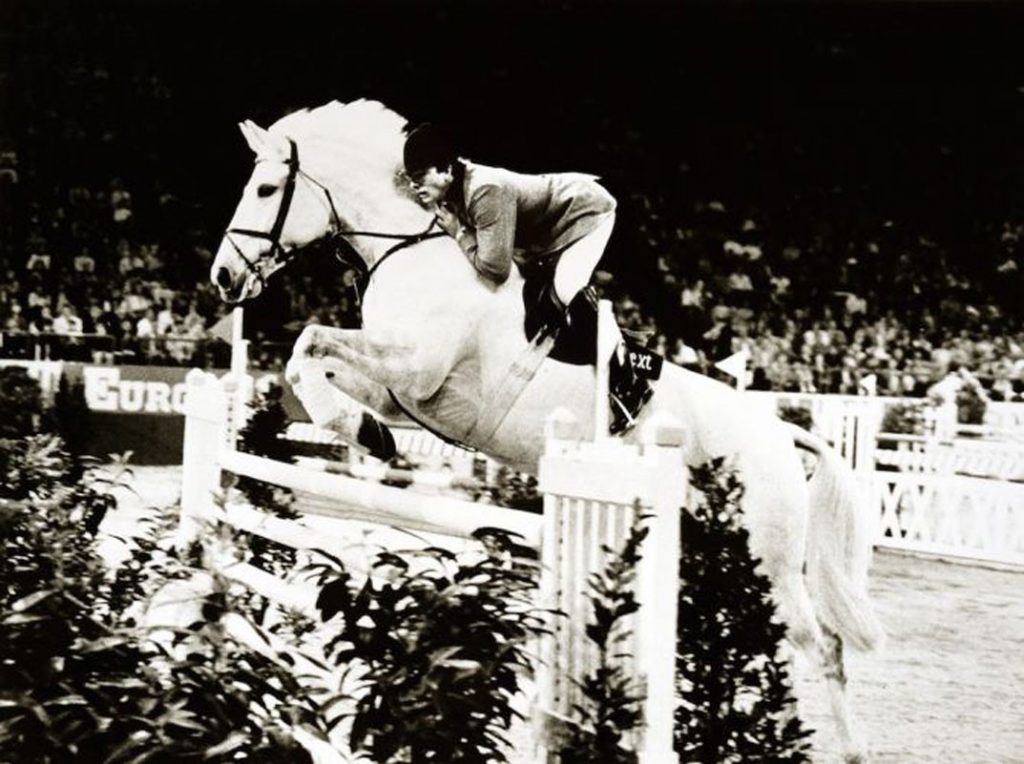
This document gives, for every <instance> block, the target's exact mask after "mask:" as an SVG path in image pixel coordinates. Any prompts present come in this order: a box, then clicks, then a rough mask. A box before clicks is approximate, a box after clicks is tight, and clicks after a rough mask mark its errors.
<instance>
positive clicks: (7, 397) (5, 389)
mask: <svg viewBox="0 0 1024 764" xmlns="http://www.w3.org/2000/svg"><path fill="white" fill-rule="evenodd" d="M42 412H43V402H42V391H41V390H40V387H39V383H38V382H36V381H35V380H34V379H32V377H30V376H29V374H28V371H26V370H25V369H24V368H23V367H21V366H0V439H17V438H23V437H25V436H27V435H31V434H32V433H34V432H36V431H37V430H38V428H39V419H40V416H41V414H42Z"/></svg>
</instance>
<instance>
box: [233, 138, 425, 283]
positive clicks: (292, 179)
mask: <svg viewBox="0 0 1024 764" xmlns="http://www.w3.org/2000/svg"><path fill="white" fill-rule="evenodd" d="M288 144H289V145H290V146H291V151H290V155H289V157H288V159H287V161H286V164H287V166H288V177H287V178H286V179H285V182H284V190H283V191H282V193H281V204H280V206H279V207H278V208H277V217H275V218H274V224H273V225H272V226H271V228H270V230H269V231H256V230H253V229H250V228H229V229H228V230H227V232H226V233H225V235H224V238H225V239H227V240H228V241H229V242H230V243H231V246H232V247H234V250H235V252H236V253H237V254H238V256H239V257H240V258H242V262H244V263H245V266H246V270H247V271H248V272H249V276H250V277H255V278H257V279H259V282H260V286H261V287H263V288H265V287H266V286H267V279H268V278H269V277H270V276H271V275H272V274H273V273H275V272H276V271H278V270H279V269H281V268H282V267H284V266H285V265H287V264H288V262H289V261H290V260H291V259H292V258H293V257H295V255H296V254H298V252H297V250H295V249H293V250H291V251H288V250H286V249H285V248H284V246H283V245H282V244H281V232H282V231H283V230H284V224H285V221H286V220H287V219H288V213H289V211H290V210H291V206H292V199H293V198H294V196H295V185H296V181H297V179H298V178H299V176H302V177H303V178H305V179H306V180H307V181H308V182H310V183H312V184H313V185H314V186H316V187H317V188H319V189H320V190H321V191H323V193H324V197H325V198H326V200H327V205H328V206H329V207H330V210H331V230H330V231H329V232H328V234H327V236H328V238H330V239H336V238H341V239H347V237H349V236H367V237H371V238H378V239H397V240H398V243H396V244H395V245H394V246H393V247H391V248H390V249H388V250H387V251H386V252H385V253H384V254H383V255H382V256H381V257H380V258H378V259H377V262H376V263H374V266H373V268H371V269H370V270H369V272H368V271H367V268H366V263H365V262H364V261H363V260H362V258H360V262H359V263H358V265H356V269H357V270H358V271H360V272H361V275H362V276H364V277H366V276H367V275H368V273H372V271H373V270H375V269H376V267H377V266H378V265H380V264H381V263H382V262H383V261H384V259H385V258H387V257H389V256H390V255H393V254H394V253H395V252H397V251H399V250H400V249H404V248H405V247H411V246H412V245H414V244H419V243H420V242H421V241H425V240H427V239H433V238H435V237H437V236H443V235H444V232H443V231H434V230H433V229H434V226H435V225H437V219H436V218H435V219H434V220H432V221H431V222H430V225H429V226H427V228H426V229H425V230H423V231H420V232H419V233H411V234H410V233H385V232H380V231H347V230H345V228H344V225H343V224H342V222H341V216H340V215H339V214H338V210H337V208H336V207H335V206H334V199H333V197H332V196H331V190H330V189H329V188H327V186H325V185H324V184H323V183H321V182H320V181H319V180H317V179H316V178H314V177H313V176H312V175H310V174H309V173H307V172H305V171H304V170H303V169H302V168H301V167H300V166H299V147H298V146H297V145H296V143H295V141H294V140H292V139H291V138H289V139H288ZM256 161H257V162H261V161H264V160H261V159H258V160H256ZM232 235H235V236H248V237H250V238H253V239H264V240H266V241H269V242H270V252H269V253H267V254H266V255H263V256H261V257H259V258H258V259H257V260H256V261H253V260H251V259H250V258H248V257H246V256H245V253H244V252H242V248H241V247H239V246H238V244H237V243H236V242H235V240H234V239H233V238H232ZM335 257H336V258H337V259H338V260H339V261H341V262H342V263H344V264H345V265H354V264H353V263H351V262H350V261H349V260H348V259H346V258H345V257H343V256H342V255H341V254H339V252H338V251H337V250H335Z"/></svg>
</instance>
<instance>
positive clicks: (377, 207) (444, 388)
mask: <svg viewBox="0 0 1024 764" xmlns="http://www.w3.org/2000/svg"><path fill="white" fill-rule="evenodd" d="M405 125H406V121H405V120H404V119H403V118H402V117H400V116H399V115H397V114H395V113H394V112H392V111H390V110H389V109H387V108H386V107H384V106H383V105H381V104H380V103H377V102H372V101H356V102H354V103H350V104H342V103H338V102H333V103H329V104H326V105H324V106H321V107H319V108H316V109H312V110H305V111H300V112H296V113H293V114H290V115H289V116H287V117H284V118H283V119H281V120H279V121H278V122H277V123H275V124H274V125H273V126H272V127H270V129H268V130H264V129H262V128H260V127H257V126H256V125H255V124H253V123H252V122H245V123H243V124H242V125H241V129H242V133H243V135H244V136H245V138H246V140H247V141H248V143H249V146H250V147H251V148H252V150H253V151H254V152H255V154H256V165H255V169H254V170H253V174H252V176H251V178H250V179H249V183H248V184H247V185H246V186H245V189H244V191H243V195H242V198H241V200H240V202H239V205H238V208H237V210H236V211H235V215H234V217H233V219H232V221H231V224H230V228H229V229H228V233H227V234H226V235H225V237H224V240H223V242H222V243H221V245H220V248H219V251H218V253H217V257H216V259H215V261H214V263H213V267H212V270H211V279H212V281H213V283H214V284H216V286H217V287H218V288H219V290H220V292H221V295H222V297H223V298H224V299H225V300H227V301H230V302H238V301H241V300H245V299H247V298H249V297H252V296H254V295H255V294H257V293H258V292H259V291H260V290H261V289H263V288H264V286H265V282H266V279H268V278H269V277H270V275H271V274H272V273H273V272H274V271H275V270H277V269H278V268H280V267H282V266H283V265H284V264H285V263H286V262H287V260H288V258H289V257H290V256H291V255H292V254H293V253H295V252H296V251H297V250H299V249H301V248H302V247H303V246H305V245H308V244H310V243H312V242H314V241H317V240H321V239H323V238H324V237H325V236H328V235H333V236H341V237H344V238H345V239H346V240H347V241H348V242H349V243H350V244H351V245H352V247H354V249H355V250H356V251H357V252H358V253H359V255H360V256H361V257H362V258H363V260H364V261H365V264H366V266H367V267H368V268H370V269H372V276H371V278H370V281H369V284H368V287H367V289H366V293H365V295H364V298H363V328H362V329H360V330H343V329H335V328H329V327H323V326H310V327H307V328H306V330H305V331H304V332H303V334H302V336H301V337H300V338H299V341H298V342H297V344H296V346H295V352H294V355H293V357H292V361H291V362H290V364H289V375H290V378H296V379H298V381H299V382H300V383H301V384H299V385H297V392H298V393H299V397H300V399H301V400H302V401H303V403H304V404H305V405H306V406H307V408H308V409H310V413H311V415H312V417H313V419H314V421H315V422H317V423H318V424H321V425H326V426H329V427H331V428H332V429H335V430H336V431H338V432H339V433H340V434H341V435H342V436H343V437H345V438H346V439H347V440H348V441H349V442H352V443H356V442H357V440H358V429H359V426H360V423H361V418H362V416H363V410H362V408H360V406H361V407H365V409H368V410H370V411H372V412H374V413H375V414H377V415H380V416H383V417H385V418H387V417H395V416H397V415H399V414H400V411H399V407H396V405H395V401H396V400H397V401H398V402H399V403H400V408H401V409H403V410H404V411H405V412H407V413H408V414H409V415H411V416H413V417H414V418H415V419H417V420H419V421H420V422H422V423H424V424H426V425H428V426H429V427H431V428H433V429H434V430H436V431H437V432H439V433H441V434H443V435H445V436H447V437H450V438H453V439H455V440H458V441H461V442H463V443H465V444H466V445H468V446H471V447H474V448H478V449H480V450H482V451H484V452H486V453H487V454H488V455H490V456H492V457H494V458H495V459H497V460H499V461H501V462H503V463H505V464H507V465H509V466H511V467H513V468H516V469H518V470H522V471H526V472H535V471H536V468H537V464H538V460H539V458H540V456H541V452H542V449H543V445H544V433H543V429H544V428H543V424H544V421H545V419H546V417H547V416H548V415H549V413H550V412H551V411H552V410H553V409H555V408H556V407H567V408H568V409H570V410H571V411H572V412H573V414H574V415H575V417H576V418H577V420H579V422H580V423H581V424H582V425H583V426H587V425H588V424H589V423H591V422H592V421H593V416H594V415H593V411H592V405H591V401H592V400H593V398H594V390H595V387H594V385H595V375H594V370H593V368H591V367H588V366H578V365H568V364H564V363H560V362H558V361H555V360H552V359H551V358H548V359H546V360H544V361H543V363H541V365H540V366H539V368H538V369H537V370H536V376H534V377H533V379H532V381H530V382H529V383H528V384H526V385H525V387H524V388H523V389H522V390H521V394H518V395H517V397H514V400H511V401H510V400H509V399H508V397H506V398H502V396H501V394H500V393H496V392H495V391H498V390H501V389H502V388H503V385H505V386H506V387H507V384H506V383H507V382H508V379H509V375H510V369H511V368H512V367H513V366H514V365H515V364H516V363H517V361H521V359H522V358H523V357H524V355H528V353H529V351H528V343H527V340H526V338H525V336H524V334H523V318H524V306H523V299H522V291H523V280H522V278H521V277H520V276H519V274H518V273H516V272H515V270H514V269H513V273H512V275H511V277H510V278H509V279H508V281H506V282H505V283H504V284H502V285H501V286H499V287H494V286H493V285H492V284H490V283H489V282H488V281H486V280H485V279H483V278H481V277H480V276H479V275H478V274H477V273H476V272H475V271H474V269H473V268H472V267H471V265H470V264H469V262H468V261H467V260H466V258H465V257H464V256H463V254H462V252H461V250H460V249H459V247H458V245H457V244H456V242H455V241H454V240H452V239H450V238H448V237H447V236H438V237H431V238H427V237H426V236H425V235H424V234H425V233H426V232H428V231H429V230H430V229H431V225H432V216H431V214H430V213H429V212H427V211H425V210H424V209H422V208H421V207H420V206H419V205H418V204H417V203H416V201H415V198H414V196H413V195H412V192H411V191H410V189H409V186H408V181H407V179H406V178H405V176H404V174H403V172H402V169H401V168H402V146H403V141H404V133H403V129H404V127H405ZM396 244H397V245H398V247H397V248H396ZM602 352H603V353H605V354H607V355H610V353H611V352H612V349H611V348H603V349H602ZM607 355H606V356H605V357H607ZM326 370H329V371H330V372H331V374H333V379H332V380H331V383H332V384H330V385H329V384H327V382H326V381H325V380H326V377H325V371H326ZM332 385H333V386H332ZM518 392H519V391H517V393H518ZM352 401H355V402H356V403H355V404H353V403H352ZM508 403H511V406H510V408H509V410H508V412H507V416H504V418H503V419H502V418H501V417H500V416H498V417H495V416H494V410H493V408H494V406H495V405H506V404H508ZM661 410H667V411H669V412H671V413H672V414H673V415H674V416H675V417H676V418H677V419H678V420H680V421H681V423H682V425H683V427H684V428H685V432H686V433H687V437H686V445H685V448H684V452H685V459H686V461H687V463H689V464H699V463H702V462H704V461H706V460H707V459H709V458H711V457H717V456H726V457H729V458H730V459H731V460H732V463H733V464H734V465H735V467H736V469H737V470H738V472H739V474H740V478H741V479H742V481H743V484H744V485H745V486H746V492H745V495H744V498H743V516H744V521H745V524H746V527H747V529H748V530H749V533H750V545H751V551H752V553H753V554H755V555H756V556H757V557H759V558H760V559H761V561H762V566H763V570H764V572H765V573H766V574H767V575H768V576H769V577H770V579H771V581H772V583H773V587H774V592H775V597H776V601H777V606H778V609H779V613H780V617H782V618H783V619H784V620H785V622H786V624H787V626H788V634H789V637H790V639H791V641H792V642H793V643H794V644H795V645H796V646H798V647H800V648H803V649H804V650H806V651H807V652H808V653H809V655H810V656H811V657H812V659H815V660H816V661H817V662H818V663H819V664H820V665H821V667H822V668H823V670H824V675H825V677H826V680H827V682H828V686H829V691H830V693H829V694H830V699H831V702H832V706H833V712H834V715H835V717H836V721H837V724H838V731H839V736H840V739H841V741H842V744H843V746H844V751H845V755H846V757H847V760H848V761H861V760H864V757H865V756H866V751H865V749H864V747H863V745H862V744H861V742H860V741H859V740H857V739H856V736H855V734H854V731H853V723H852V720H851V716H850V713H849V710H848V708H847V702H846V695H845V684H846V679H845V676H844V672H843V660H842V645H843V641H844V640H845V641H847V642H849V643H851V644H852V645H854V646H856V647H858V648H863V649H870V648H873V647H875V646H877V645H878V644H879V643H880V642H881V640H882V638H883V633H882V629H881V627H880V625H879V623H878V621H877V620H876V617H875V615H874V613H873V610H872V607H871V605H870V602H869V600H868V596H867V591H866V580H867V568H868V565H869V561H870V555H871V545H870V539H869V537H868V528H869V526H870V517H869V516H866V513H865V512H863V511H860V510H859V509H858V507H857V506H856V502H855V501H854V492H853V486H852V482H851V478H852V476H851V475H850V474H849V473H848V470H847V468H846V467H845V465H844V464H843V463H842V461H841V460H840V459H839V458H838V456H837V455H836V454H835V453H834V452H833V451H832V450H831V449H830V448H829V446H828V445H827V444H826V443H825V442H824V441H822V440H821V439H819V438H817V437H816V436H813V435H811V434H809V433H807V432H805V431H803V430H800V429H799V428H795V427H792V426H790V425H787V424H784V423H782V422H780V421H779V420H777V419H776V418H774V417H770V416H768V415H765V414H762V413H760V412H759V411H758V410H756V409H755V407H754V406H752V405H751V404H750V402H749V401H748V400H747V399H745V398H744V396H743V395H742V394H739V393H737V392H735V391H734V390H732V389H730V388H729V387H727V386H725V385H722V384H720V383H718V382H715V381H713V380H711V379H708V378H707V377H703V376H701V375H698V374H694V373H692V372H689V371H686V370H685V369H682V368H680V367H677V366H674V365H671V364H665V368H664V371H663V374H662V378H661V379H660V381H659V382H658V383H657V386H656V390H655V393H654V396H653V398H652V399H651V401H650V402H649V404H648V405H647V407H646V408H645V409H644V411H643V412H642V413H641V416H640V419H639V420H638V421H639V424H640V425H641V426H642V424H643V422H644V419H645V418H647V417H650V416H652V415H654V413H655V412H658V411H661ZM499 413H501V412H499ZM485 419H486V420H489V421H491V422H494V423H500V426H499V425H498V424H496V425H495V426H496V430H495V431H494V432H493V433H489V432H486V431H485V430H487V429H489V428H482V429H481V428H480V427H478V425H479V422H480V421H482V420H485ZM638 429H639V428H637V429H634V430H632V431H631V433H630V434H627V435H626V436H625V437H626V438H629V437H632V434H633V433H636V432H637V430H638ZM795 444H797V445H799V446H801V447H802V448H804V449H807V450H811V451H813V452H815V453H816V454H817V456H818V460H817V461H818V464H817V468H816V471H815V474H814V476H813V477H812V478H811V480H810V481H809V482H808V481H807V480H806V479H805V476H804V473H803V470H802V466H801V461H800V459H799V455H798V453H797V450H796V448H795Z"/></svg>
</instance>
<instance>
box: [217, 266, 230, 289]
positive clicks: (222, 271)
mask: <svg viewBox="0 0 1024 764" xmlns="http://www.w3.org/2000/svg"><path fill="white" fill-rule="evenodd" d="M217 286H219V287H220V288H221V289H227V288H228V287H230V286H231V271H229V270H228V269H227V268H223V267H222V268H218V269H217Z"/></svg>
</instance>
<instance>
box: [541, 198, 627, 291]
mask: <svg viewBox="0 0 1024 764" xmlns="http://www.w3.org/2000/svg"><path fill="white" fill-rule="evenodd" d="M602 218H603V220H602V221H601V222H600V224H598V226H597V228H595V229H594V230H593V231H591V232H590V233H588V234H587V235H586V236H584V237H583V238H582V239H579V240H578V241H575V242H573V243H572V244H570V245H569V246H568V247H566V248H565V250H563V251H562V254H561V256H560V257H559V258H558V265H557V266H555V278H554V289H555V295H556V296H557V297H558V299H559V301H561V303H562V305H568V304H569V303H571V302H572V300H573V298H574V297H575V296H576V295H577V294H578V293H579V292H580V290H581V289H583V287H585V286H586V285H587V284H589V283H590V277H591V276H592V275H593V274H594V268H596V267H597V263H598V261H599V260H600V259H601V255H603V254H604V249H605V247H606V246H607V245H608V239H609V237H611V235H612V228H613V227H614V226H615V213H614V212H607V213H605V214H604V215H602Z"/></svg>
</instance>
